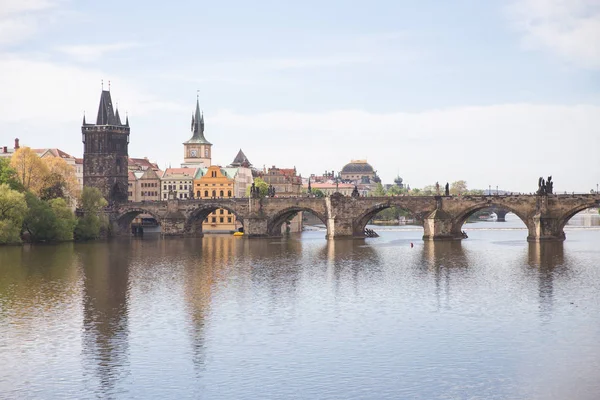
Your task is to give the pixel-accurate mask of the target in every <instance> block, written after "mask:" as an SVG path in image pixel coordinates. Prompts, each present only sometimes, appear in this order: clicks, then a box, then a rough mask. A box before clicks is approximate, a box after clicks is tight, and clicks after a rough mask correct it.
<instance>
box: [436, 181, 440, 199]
mask: <svg viewBox="0 0 600 400" xmlns="http://www.w3.org/2000/svg"><path fill="white" fill-rule="evenodd" d="M435 194H436V195H438V196H439V195H440V183H439V182H436V183H435Z"/></svg>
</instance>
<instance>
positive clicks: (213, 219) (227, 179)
mask: <svg viewBox="0 0 600 400" xmlns="http://www.w3.org/2000/svg"><path fill="white" fill-rule="evenodd" d="M236 173H237V171H236V169H234V168H221V167H219V166H217V165H212V166H210V167H208V168H206V169H204V168H202V169H201V168H199V169H198V171H197V172H196V177H195V179H194V191H195V195H196V198H200V199H214V198H229V197H234V193H235V175H234V174H236ZM239 227H241V224H240V223H238V221H237V218H236V216H235V214H233V213H232V212H231V211H229V210H226V209H223V208H219V209H217V210H215V211H213V212H212V213H211V214H210V215H208V217H206V219H205V220H204V222H203V223H202V231H203V232H205V233H229V232H232V231H235V230H237V228H239Z"/></svg>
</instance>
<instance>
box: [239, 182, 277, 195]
mask: <svg viewBox="0 0 600 400" xmlns="http://www.w3.org/2000/svg"><path fill="white" fill-rule="evenodd" d="M254 186H256V187H257V188H258V195H259V197H267V194H268V192H269V184H268V183H267V182H265V181H264V180H263V179H262V178H254ZM275 194H277V193H275ZM246 196H248V197H250V186H248V187H247V188H246Z"/></svg>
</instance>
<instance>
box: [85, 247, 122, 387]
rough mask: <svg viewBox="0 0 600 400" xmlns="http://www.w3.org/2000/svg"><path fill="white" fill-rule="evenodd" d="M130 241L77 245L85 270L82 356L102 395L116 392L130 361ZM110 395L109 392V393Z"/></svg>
mask: <svg viewBox="0 0 600 400" xmlns="http://www.w3.org/2000/svg"><path fill="white" fill-rule="evenodd" d="M129 246H130V244H129V242H125V243H122V242H121V243H120V242H117V241H114V242H109V243H93V244H89V245H81V246H78V250H79V253H80V257H81V265H82V269H83V272H84V284H83V328H84V331H83V344H82V345H83V349H82V351H83V356H84V361H83V362H84V363H85V364H86V365H85V368H84V369H85V370H90V371H95V373H96V378H97V379H98V380H99V385H100V388H99V389H100V391H101V392H102V393H103V395H108V396H109V395H110V394H111V393H113V392H114V390H115V386H116V384H117V383H118V381H119V380H120V379H122V378H123V375H124V371H125V367H126V364H127V363H128V357H129V355H128V351H129V348H128V339H127V333H128V326H127V313H128V304H127V295H128V287H129V264H128V260H129V257H128V253H129V251H130V247H129ZM109 397H110V396H109Z"/></svg>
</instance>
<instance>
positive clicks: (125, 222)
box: [116, 208, 162, 236]
mask: <svg viewBox="0 0 600 400" xmlns="http://www.w3.org/2000/svg"><path fill="white" fill-rule="evenodd" d="M116 221H117V226H118V229H119V233H120V234H131V235H134V236H141V235H144V234H152V233H161V231H162V229H161V226H160V218H158V217H157V216H156V215H155V214H154V213H152V212H150V211H148V210H144V209H139V208H136V209H133V210H128V211H126V212H125V213H123V214H121V215H119V216H118V217H117V220H116Z"/></svg>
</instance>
